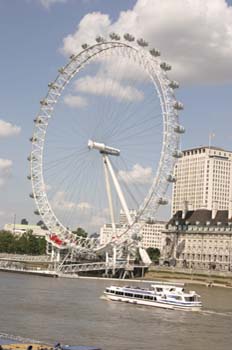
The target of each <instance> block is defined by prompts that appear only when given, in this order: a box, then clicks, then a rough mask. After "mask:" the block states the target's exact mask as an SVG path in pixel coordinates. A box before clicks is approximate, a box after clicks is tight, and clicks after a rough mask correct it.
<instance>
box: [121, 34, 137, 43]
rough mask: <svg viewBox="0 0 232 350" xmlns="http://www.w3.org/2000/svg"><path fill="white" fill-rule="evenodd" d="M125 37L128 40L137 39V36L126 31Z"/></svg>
mask: <svg viewBox="0 0 232 350" xmlns="http://www.w3.org/2000/svg"><path fill="white" fill-rule="evenodd" d="M123 37H124V39H125V40H127V41H134V40H135V37H134V36H133V35H131V34H129V33H126V34H124V36H123Z"/></svg>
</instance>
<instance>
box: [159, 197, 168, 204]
mask: <svg viewBox="0 0 232 350" xmlns="http://www.w3.org/2000/svg"><path fill="white" fill-rule="evenodd" d="M158 203H159V204H161V205H167V204H168V200H167V199H166V198H162V197H161V198H159V199H158Z"/></svg>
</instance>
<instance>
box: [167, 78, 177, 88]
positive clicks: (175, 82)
mask: <svg viewBox="0 0 232 350" xmlns="http://www.w3.org/2000/svg"><path fill="white" fill-rule="evenodd" d="M168 85H169V86H170V88H172V89H178V87H179V86H180V85H179V83H178V82H177V81H175V80H172V81H170V83H169V84H168Z"/></svg>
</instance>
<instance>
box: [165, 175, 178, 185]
mask: <svg viewBox="0 0 232 350" xmlns="http://www.w3.org/2000/svg"><path fill="white" fill-rule="evenodd" d="M167 181H168V182H170V183H175V182H176V178H175V176H173V175H172V174H169V175H168V177H167Z"/></svg>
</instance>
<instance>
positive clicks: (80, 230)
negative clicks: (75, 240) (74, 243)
mask: <svg viewBox="0 0 232 350" xmlns="http://www.w3.org/2000/svg"><path fill="white" fill-rule="evenodd" d="M72 232H73V233H74V234H75V235H77V236H79V237H84V238H86V237H87V236H88V233H87V232H86V231H85V230H84V229H83V228H81V227H78V228H77V229H76V230H75V231H72Z"/></svg>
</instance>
